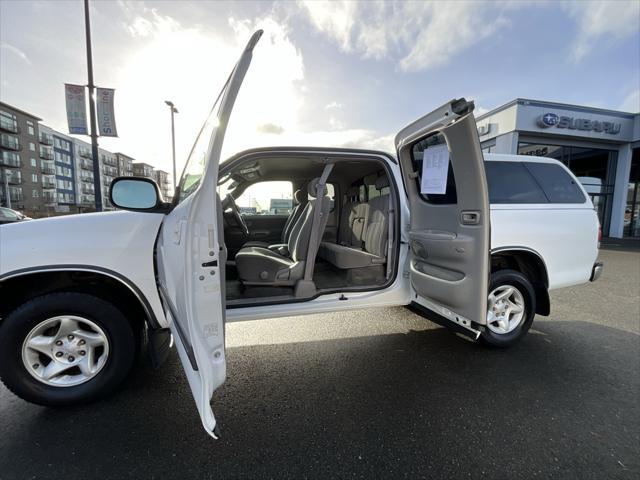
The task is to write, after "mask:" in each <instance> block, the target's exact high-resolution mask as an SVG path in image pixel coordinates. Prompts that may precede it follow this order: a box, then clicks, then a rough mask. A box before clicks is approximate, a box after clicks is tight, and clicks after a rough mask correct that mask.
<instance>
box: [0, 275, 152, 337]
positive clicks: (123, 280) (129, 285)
mask: <svg viewBox="0 0 640 480" xmlns="http://www.w3.org/2000/svg"><path fill="white" fill-rule="evenodd" d="M42 272H47V273H49V272H92V273H98V274H102V275H106V276H108V277H111V278H112V279H114V280H116V281H118V282H120V283H121V284H122V285H124V286H125V287H127V289H128V290H129V291H131V293H133V295H134V296H135V297H136V298H137V299H138V301H139V302H140V305H141V306H142V309H143V310H144V313H145V314H146V315H147V318H148V321H149V326H150V327H151V328H153V329H159V328H161V327H160V323H159V322H158V319H157V318H156V315H155V313H154V312H153V308H152V307H151V304H150V303H149V301H148V300H147V297H146V296H145V295H144V293H142V291H141V290H140V289H139V288H138V286H137V285H136V284H135V283H134V282H132V281H131V280H130V279H128V278H127V277H125V276H124V275H122V274H120V273H118V272H115V271H113V270H109V269H108V268H104V267H98V266H95V265H76V264H63V265H47V266H43V267H29V268H21V269H18V270H13V271H10V272H6V273H3V274H2V275H0V283H2V282H4V281H5V280H9V279H10V278H16V277H23V276H26V275H31V274H34V273H42Z"/></svg>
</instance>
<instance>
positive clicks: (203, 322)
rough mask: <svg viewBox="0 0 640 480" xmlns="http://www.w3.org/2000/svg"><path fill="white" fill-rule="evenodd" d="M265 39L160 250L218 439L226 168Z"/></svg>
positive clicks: (243, 60)
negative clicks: (220, 183)
mask: <svg viewBox="0 0 640 480" xmlns="http://www.w3.org/2000/svg"><path fill="white" fill-rule="evenodd" d="M261 34H262V31H258V32H256V33H255V34H254V35H253V36H252V38H251V40H250V41H249V43H248V44H247V47H246V48H245V50H244V52H243V53H242V55H241V57H240V60H239V61H238V63H237V64H236V66H235V68H234V69H233V72H232V73H231V75H230V76H229V79H228V80H227V83H226V84H225V86H224V88H223V90H222V92H221V93H220V95H219V96H218V99H217V100H216V102H215V104H214V106H213V108H212V109H211V113H210V115H209V118H208V119H207V121H206V122H205V124H204V125H203V127H202V129H201V130H200V133H199V135H198V138H197V140H196V143H195V144H194V147H193V149H192V150H191V154H190V155H189V159H188V160H187V165H186V166H185V170H184V172H183V174H182V178H181V180H180V184H179V186H178V188H177V189H176V197H177V202H178V204H177V205H176V207H175V208H174V209H173V210H172V211H171V212H170V213H169V214H168V215H167V216H166V218H165V220H164V223H163V226H162V231H161V232H160V238H159V240H158V245H157V263H158V277H159V284H160V285H159V291H160V295H161V297H162V300H163V303H164V306H165V310H167V311H168V316H170V317H171V323H170V328H171V332H172V333H173V336H174V339H175V341H176V345H177V349H178V354H179V355H180V360H181V362H182V366H183V367H184V370H185V372H186V375H187V380H188V382H189V386H190V388H191V393H192V394H193V397H194V399H195V402H196V405H197V407H198V412H199V413H200V417H201V419H202V424H203V426H204V428H205V430H206V431H207V432H208V433H209V434H210V435H212V436H213V437H214V438H217V423H216V419H215V416H214V414H213V411H212V409H211V405H210V401H211V396H212V395H213V392H214V391H215V390H216V389H217V388H218V387H219V386H220V385H222V384H223V383H224V380H225V377H226V361H225V350H224V346H225V343H224V322H225V305H224V296H225V295H224V268H225V263H226V249H225V247H224V241H223V232H222V230H223V228H222V213H221V210H220V209H219V208H220V200H219V199H218V197H217V192H216V188H217V179H218V166H219V163H220V152H221V149H222V142H223V139H224V134H225V130H226V126H227V125H228V122H229V117H230V115H231V110H232V109H233V104H234V102H235V99H236V96H237V94H238V90H239V88H240V85H241V84H242V80H243V79H244V76H245V74H246V71H247V69H248V68H249V64H250V63H251V57H252V52H253V48H254V46H255V44H256V42H257V41H258V39H259V38H260V36H261Z"/></svg>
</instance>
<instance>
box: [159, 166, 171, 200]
mask: <svg viewBox="0 0 640 480" xmlns="http://www.w3.org/2000/svg"><path fill="white" fill-rule="evenodd" d="M155 174H156V178H155V180H156V183H157V184H158V187H160V193H162V197H163V198H164V199H165V201H171V200H172V199H173V188H172V186H171V181H170V180H169V173H168V172H165V171H164V170H157V169H156V171H155Z"/></svg>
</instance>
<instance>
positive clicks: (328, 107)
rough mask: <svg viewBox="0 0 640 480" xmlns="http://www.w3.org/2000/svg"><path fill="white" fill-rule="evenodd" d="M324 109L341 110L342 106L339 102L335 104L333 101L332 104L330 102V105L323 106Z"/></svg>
mask: <svg viewBox="0 0 640 480" xmlns="http://www.w3.org/2000/svg"><path fill="white" fill-rule="evenodd" d="M324 108H325V110H331V109H333V108H342V104H341V103H339V102H335V101H333V102H331V103H327V104H326V105H325V106H324Z"/></svg>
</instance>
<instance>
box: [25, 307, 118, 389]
mask: <svg viewBox="0 0 640 480" xmlns="http://www.w3.org/2000/svg"><path fill="white" fill-rule="evenodd" d="M108 357H109V339H108V337H107V335H106V334H105V332H104V331H103V330H102V328H100V327H99V326H98V325H97V324H96V323H94V322H92V321H91V320H89V319H87V318H83V317H79V316H76V315H59V316H55V317H50V318H47V319H46V320H43V321H42V322H40V323H38V325H36V326H35V327H34V328H33V329H32V330H31V331H30V332H29V334H28V335H27V336H26V338H25V340H24V342H23V343H22V362H23V364H24V367H25V368H26V369H27V371H28V372H29V373H30V374H31V376H33V377H34V378H35V379H36V380H38V381H40V382H42V383H44V384H45V385H50V386H54V387H72V386H75V385H80V384H82V383H85V382H88V381H89V380H91V379H92V378H94V377H95V376H96V375H97V374H98V373H99V372H100V371H101V370H102V368H103V367H104V366H105V364H106V362H107V358H108Z"/></svg>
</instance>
